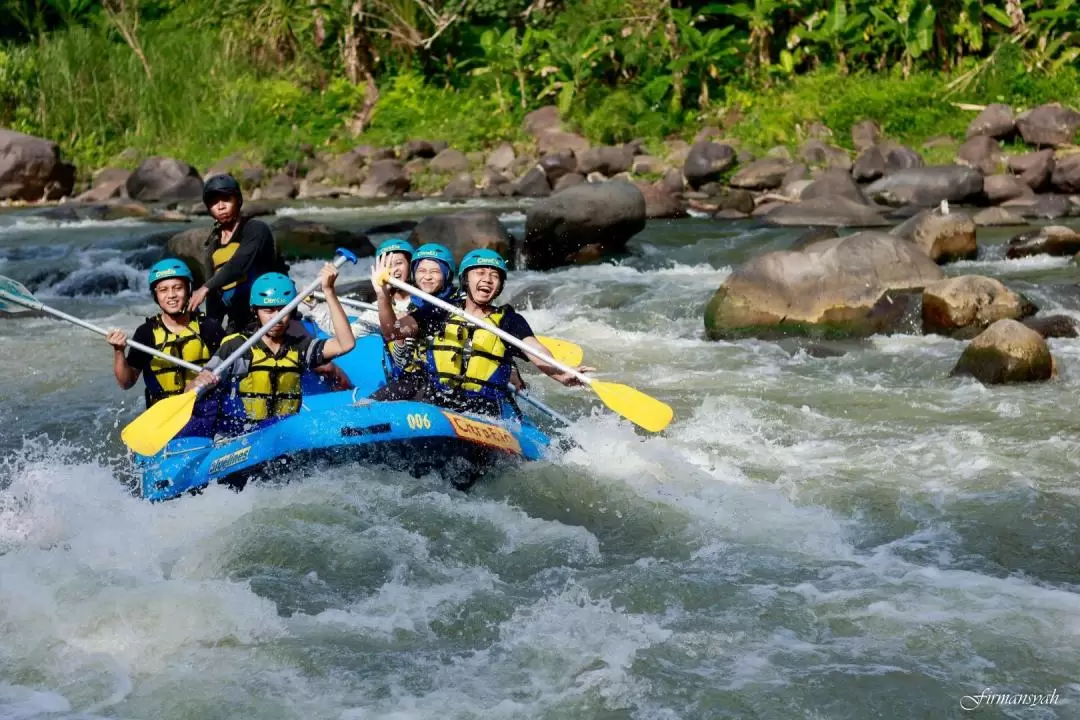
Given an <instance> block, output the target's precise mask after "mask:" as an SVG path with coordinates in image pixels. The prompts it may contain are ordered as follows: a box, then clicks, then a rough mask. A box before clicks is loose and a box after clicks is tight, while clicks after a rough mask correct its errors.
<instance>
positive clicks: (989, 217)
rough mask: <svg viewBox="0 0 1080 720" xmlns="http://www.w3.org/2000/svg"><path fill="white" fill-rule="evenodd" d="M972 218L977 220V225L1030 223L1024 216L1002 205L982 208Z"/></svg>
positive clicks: (991, 225) (1002, 225)
mask: <svg viewBox="0 0 1080 720" xmlns="http://www.w3.org/2000/svg"><path fill="white" fill-rule="evenodd" d="M971 219H972V220H974V221H975V226H976V227H1009V226H1018V225H1027V224H1028V222H1027V220H1025V219H1024V218H1022V217H1020V216H1019V215H1016V214H1014V213H1011V212H1009V211H1008V210H1006V209H1005V208H1000V207H991V208H985V209H983V210H980V211H979V212H977V213H975V216H974V217H972V218H971Z"/></svg>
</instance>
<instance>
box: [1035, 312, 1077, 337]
mask: <svg viewBox="0 0 1080 720" xmlns="http://www.w3.org/2000/svg"><path fill="white" fill-rule="evenodd" d="M1024 325H1025V326H1027V327H1029V328H1031V329H1032V330H1034V331H1035V332H1037V333H1039V334H1040V335H1042V336H1043V337H1044V338H1074V337H1078V336H1080V332H1078V330H1077V323H1076V320H1074V319H1073V318H1071V317H1069V316H1068V315H1042V316H1040V317H1029V318H1025V319H1024Z"/></svg>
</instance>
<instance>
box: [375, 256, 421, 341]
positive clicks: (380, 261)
mask: <svg viewBox="0 0 1080 720" xmlns="http://www.w3.org/2000/svg"><path fill="white" fill-rule="evenodd" d="M388 257H389V255H383V256H381V257H378V258H376V259H375V264H374V265H373V266H372V267H371V287H372V288H374V289H375V302H376V303H377V304H378V306H379V330H380V331H381V332H382V336H383V339H384V340H386V341H387V342H390V341H391V340H404V339H406V338H411V337H416V336H417V335H419V334H420V326H419V325H417V324H416V320H414V319H413V318H412V317H410V316H409V315H404V316H402V317H400V318H399V317H397V316H396V315H395V314H394V305H393V302H392V300H391V299H390V292H389V291H388V290H387V286H386V283H384V282H383V275H384V273H386V272H387V270H388V269H389V261H388V259H387V258H388Z"/></svg>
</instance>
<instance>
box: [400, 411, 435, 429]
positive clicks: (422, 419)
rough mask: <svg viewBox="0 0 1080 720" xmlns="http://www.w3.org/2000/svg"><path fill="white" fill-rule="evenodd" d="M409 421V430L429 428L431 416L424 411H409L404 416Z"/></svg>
mask: <svg viewBox="0 0 1080 720" xmlns="http://www.w3.org/2000/svg"><path fill="white" fill-rule="evenodd" d="M405 419H406V420H407V421H408V423H409V429H410V430H430V429H431V418H429V417H428V416H427V415H426V414H425V413H411V414H410V415H408V416H406V418H405Z"/></svg>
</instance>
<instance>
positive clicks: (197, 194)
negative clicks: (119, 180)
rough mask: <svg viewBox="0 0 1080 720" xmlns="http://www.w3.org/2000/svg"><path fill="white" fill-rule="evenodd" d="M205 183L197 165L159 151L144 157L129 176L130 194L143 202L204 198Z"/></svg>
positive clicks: (128, 189)
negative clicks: (195, 166)
mask: <svg viewBox="0 0 1080 720" xmlns="http://www.w3.org/2000/svg"><path fill="white" fill-rule="evenodd" d="M202 187H203V180H202V177H201V176H200V175H199V172H198V171H197V170H196V169H195V168H193V167H191V166H190V165H188V164H187V163H186V162H183V161H181V160H175V159H173V158H169V157H162V156H160V155H155V156H154V157H148V158H146V159H145V160H143V161H142V162H141V163H139V167H137V168H136V169H135V172H133V173H131V175H130V176H129V177H128V179H127V194H128V197H130V198H132V199H133V200H138V201H140V202H159V201H169V200H201V199H202Z"/></svg>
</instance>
